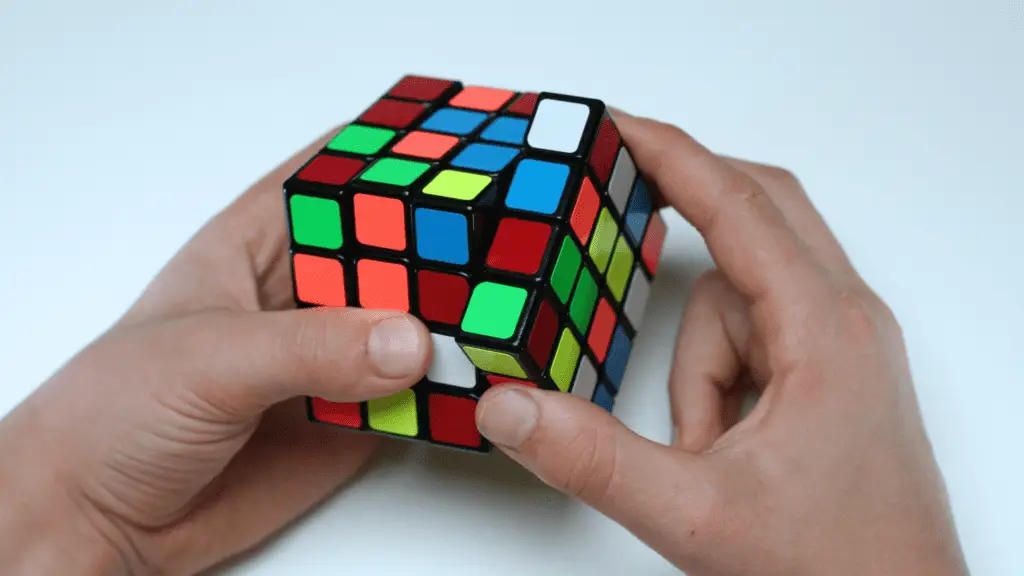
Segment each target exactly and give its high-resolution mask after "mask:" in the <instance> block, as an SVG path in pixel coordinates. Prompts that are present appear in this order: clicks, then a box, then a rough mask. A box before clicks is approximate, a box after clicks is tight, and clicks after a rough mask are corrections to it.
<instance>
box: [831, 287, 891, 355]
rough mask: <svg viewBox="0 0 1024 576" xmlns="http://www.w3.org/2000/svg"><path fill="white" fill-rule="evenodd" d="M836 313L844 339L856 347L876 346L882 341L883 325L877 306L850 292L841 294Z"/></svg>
mask: <svg viewBox="0 0 1024 576" xmlns="http://www.w3.org/2000/svg"><path fill="white" fill-rule="evenodd" d="M836 311H837V315H838V319H839V325H840V329H841V331H842V334H843V336H844V338H845V339H846V340H847V341H848V342H850V343H852V344H854V345H856V346H860V347H863V346H874V345H876V344H877V343H878V342H879V341H880V340H881V334H882V330H883V327H882V323H881V322H880V321H879V317H878V315H877V313H876V311H875V306H873V305H872V304H871V303H869V302H868V301H867V300H866V299H865V298H863V297H862V296H861V295H859V294H856V293H854V292H850V291H842V292H840V293H839V295H838V298H837V303H836Z"/></svg>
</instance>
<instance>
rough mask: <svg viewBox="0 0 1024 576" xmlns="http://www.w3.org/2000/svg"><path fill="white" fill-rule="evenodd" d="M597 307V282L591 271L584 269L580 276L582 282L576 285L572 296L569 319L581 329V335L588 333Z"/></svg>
mask: <svg viewBox="0 0 1024 576" xmlns="http://www.w3.org/2000/svg"><path fill="white" fill-rule="evenodd" d="M596 305H597V282H595V281H594V277H593V275H591V274H590V270H587V269H586V268H584V269H583V272H582V273H581V274H580V280H579V282H578V283H577V284H576V291H575V292H574V293H573V295H572V303H571V304H569V317H570V318H572V322H573V324H575V325H576V328H579V331H580V333H581V334H586V333H587V328H589V327H590V318H591V317H592V316H593V314H594V307H595V306H596Z"/></svg>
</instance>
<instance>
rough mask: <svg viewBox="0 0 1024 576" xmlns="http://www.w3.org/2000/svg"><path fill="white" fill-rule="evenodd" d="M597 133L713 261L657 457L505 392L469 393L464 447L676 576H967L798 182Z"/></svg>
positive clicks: (921, 458)
mask: <svg viewBox="0 0 1024 576" xmlns="http://www.w3.org/2000/svg"><path fill="white" fill-rule="evenodd" d="M616 121H617V123H618V125H619V127H620V128H621V131H622V134H623V138H624V140H625V141H626V142H627V144H628V145H629V147H630V150H631V151H632V152H633V155H634V159H635V161H636V164H637V166H638V168H639V169H640V171H641V172H643V173H644V174H646V175H647V176H648V177H649V178H650V179H651V180H653V184H654V185H655V187H656V188H657V189H658V190H659V191H660V193H661V196H662V197H663V198H664V200H665V201H666V202H667V203H668V204H669V205H671V206H672V207H673V208H675V209H676V210H678V211H679V212H680V213H681V214H682V215H683V216H684V217H685V218H686V219H688V220H689V221H690V222H691V223H693V224H694V226H696V228H697V229H698V230H699V231H700V233H701V234H702V235H703V237H704V239H705V240H706V242H707V244H708V247H709V249H710V252H711V254H712V257H713V258H714V260H715V262H716V265H717V269H716V270H714V271H712V272H710V273H707V274H705V275H704V276H702V277H701V278H700V279H699V281H698V282H697V284H696V288H695V291H694V293H693V296H692V299H691V302H690V303H689V306H688V308H687V310H686V313H685V314H684V317H683V322H682V328H681V330H680V335H679V339H678V342H677V346H676V359H675V364H674V366H673V370H672V375H671V382H670V390H671V404H672V412H673V419H674V421H675V425H676V428H677V430H678V432H677V434H676V437H675V438H674V441H673V445H672V446H664V445H662V444H658V443H655V442H652V441H649V440H647V439H645V438H642V437H641V436H639V435H637V434H634V433H633V432H631V431H630V430H629V429H628V428H626V427H625V426H624V425H623V424H621V423H620V422H619V421H618V420H616V419H615V418H613V417H612V416H610V415H609V414H607V413H606V412H604V411H603V410H601V409H600V408H599V407H597V406H595V405H593V404H590V403H587V402H584V401H582V400H580V399H579V398H576V397H573V396H571V395H568V394H562V393H558V392H545V391H539V390H535V389H528V388H524V387H518V386H514V385H506V386H501V387H497V388H494V389H491V390H489V391H488V392H487V393H486V394H485V395H484V398H483V399H482V401H481V403H480V406H479V408H478V413H477V414H478V423H479V426H480V429H481V431H482V432H483V434H484V435H485V436H487V437H488V438H489V439H490V440H491V441H492V442H494V443H495V445H497V446H498V447H499V448H500V449H502V450H503V451H504V452H506V453H507V454H509V455H510V456H511V457H512V458H514V459H515V460H517V461H518V462H520V463H521V464H523V465H524V466H525V467H526V468H528V469H529V470H531V471H532V472H534V473H535V474H537V475H538V476H539V477H540V478H541V479H542V480H544V481H545V482H547V483H549V484H550V485H552V486H554V487H556V488H558V489H560V490H562V491H564V492H566V493H569V494H571V495H573V496H576V497H578V498H579V499H581V500H582V501H583V502H585V503H587V504H589V505H591V506H593V507H594V508H596V509H597V510H598V511H600V512H602V513H604V514H605V515H607V516H609V517H610V518H612V519H613V520H615V521H617V522H619V523H620V524H622V525H623V526H624V527H626V528H627V529H628V530H630V531H631V532H632V533H634V534H635V535H636V536H637V537H639V538H640V539H642V540H643V541H644V542H646V543H647V544H648V545H650V546H651V547H652V548H653V549H654V550H656V551H658V552H659V553H661V554H662V555H663V556H665V557H666V558H667V559H668V560H670V561H671V562H673V563H674V564H675V565H676V566H678V567H679V568H681V569H683V570H684V571H686V572H687V573H688V574H692V575H694V576H696V575H739V574H759V575H773V574H778V575H786V576H795V575H803V574H808V575H810V574H815V575H817V574H851V575H853V574H856V575H861V574H922V575H923V574H928V575H947V574H948V575H961V574H966V573H967V568H966V565H965V562H964V558H963V554H962V551H961V550H960V546H959V542H958V540H957V536H956V530H955V528H954V525H953V521H952V519H951V514H950V510H949V506H948V502H947V496H946V491H945V487H944V484H943V480H942V478H941V475H940V473H939V470H938V466H937V464H936V462H935V458H934V456H933V453H932V449H931V446H930V444H929V441H928V439H927V436H926V434H925V430H924V425H923V422H922V419H921V415H920V413H919V408H918V405H917V400H916V397H915V393H914V386H913V382H912V379H911V375H910V370H909V368H908V361H907V358H906V352H905V350H904V346H903V341H902V336H901V333H900V328H899V326H898V324H897V322H896V320H895V318H894V317H893V315H892V313H891V312H890V310H889V309H888V308H887V307H886V305H885V304H884V303H883V302H882V301H881V300H880V299H879V298H878V296H877V295H876V294H875V293H874V292H873V291H872V290H871V289H870V288H869V287H868V286H867V285H866V284H865V283H864V281H863V280H862V279H861V278H860V277H859V275H858V274H857V272H856V271H855V270H854V268H853V266H852V265H851V263H850V262H849V260H848V259H847V257H846V255H845V254H844V252H843V250H842V248H841V247H840V245H839V243H838V242H837V241H836V239H835V238H834V237H833V236H832V234H831V233H830V231H829V229H828V227H827V226H826V224H825V222H824V221H823V219H822V218H821V217H820V216H819V214H818V213H817V212H816V210H815V209H814V208H813V206H812V204H811V203H810V201H809V200H808V198H807V196H806V194H805V193H804V191H803V189H802V188H801V186H800V184H799V183H798V182H797V180H796V179H795V178H793V177H792V176H791V175H790V174H789V173H787V172H785V171H783V170H780V169H778V168H774V167H768V166H762V165H757V164H752V163H748V162H742V161H738V160H733V159H728V158H722V157H719V156H716V155H714V154H712V153H711V152H709V151H708V150H706V149H705V148H703V147H702V146H701V145H699V144H698V143H697V142H695V141H694V140H693V139H692V138H690V137H689V136H688V135H686V134H685V133H683V132H682V131H681V130H679V129H677V128H674V127H671V126H668V125H665V124H661V123H658V122H654V121H651V120H645V119H637V118H632V117H630V116H628V115H624V114H616ZM748 382H749V383H753V384H754V385H756V386H757V387H758V388H759V389H760V391H761V397H760V399H759V401H758V403H757V405H756V407H755V408H754V409H753V411H752V412H751V413H750V414H749V415H748V416H747V417H746V418H745V419H743V420H740V419H739V413H740V411H739V402H740V400H741V398H742V396H743V391H744V385H745V383H748Z"/></svg>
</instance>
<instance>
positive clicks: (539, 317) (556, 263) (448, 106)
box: [284, 76, 664, 452]
mask: <svg viewBox="0 0 1024 576" xmlns="http://www.w3.org/2000/svg"><path fill="white" fill-rule="evenodd" d="M610 130H611V131H610ZM621 150H623V148H622V146H621V139H620V138H619V137H618V132H617V130H615V127H614V123H613V122H612V121H611V119H610V117H609V116H608V114H607V111H606V109H605V107H604V105H603V103H601V102H599V101H597V100H592V99H585V98H577V97H572V96H561V95H553V94H548V93H539V94H538V93H529V92H514V91H510V90H503V89H495V88H486V87H477V86H466V85H463V84H462V83H461V82H458V81H454V80H444V79H436V78H424V77H415V76H408V77H405V78H403V79H401V80H400V81H399V82H398V83H396V84H395V85H394V86H392V88H391V89H389V90H388V91H387V92H386V93H384V94H383V95H382V96H381V97H380V98H379V99H378V100H377V101H376V102H374V103H373V104H372V105H371V106H370V107H369V108H367V109H366V110H365V111H364V112H363V113H362V114H361V115H360V116H359V117H358V118H357V119H356V120H355V121H354V122H353V123H352V124H350V125H348V126H346V127H345V128H344V129H342V130H341V131H339V133H338V134H337V135H335V137H334V138H332V139H331V141H330V142H329V143H328V144H327V145H325V146H324V148H323V149H321V150H320V151H319V152H318V153H317V154H315V155H314V156H313V158H311V159H310V160H309V161H308V162H307V163H306V164H305V165H304V166H302V167H301V168H300V169H299V170H297V171H296V173H295V174H294V175H293V176H292V177H291V178H289V179H288V180H287V181H286V183H285V185H284V199H285V204H286V213H287V219H288V232H289V234H290V237H291V260H292V262H291V264H292V280H293V288H294V290H295V298H296V302H297V305H298V306H300V307H317V306H354V307H363V308H378V309H393V310H401V311H407V312H410V313H411V314H413V315H415V316H417V317H419V318H421V319H422V320H423V321H424V323H425V324H426V325H427V327H428V328H429V329H430V331H431V336H432V339H433V345H434V361H433V363H432V365H431V367H430V371H429V372H428V374H427V376H426V378H424V379H423V380H422V381H421V382H420V383H418V384H417V385H416V386H414V387H412V389H410V390H406V391H402V392H400V393H397V394H395V395H392V396H390V397H388V398H383V399H377V400H373V401H369V402H360V403H351V404H348V403H332V402H327V401H325V400H323V399H319V398H311V399H309V401H308V404H307V407H308V414H309V417H310V419H311V420H313V421H316V422H321V423H325V424H332V425H337V426H342V427H345V428H350V429H357V430H363V431H369V432H373V433H378V434H384V435H389V436H395V437H401V438H405V439H417V440H421V441H425V442H429V443H433V444H438V445H443V446H447V447H452V448H457V449H464V450H471V451H478V452H488V451H489V450H490V446H489V444H488V443H487V442H486V440H484V439H483V438H481V437H480V435H479V433H478V432H477V430H476V425H475V406H476V403H477V401H478V400H479V397H480V395H481V394H482V393H483V392H484V391H485V390H486V389H487V388H489V387H490V386H494V385H500V384H501V383H506V382H518V383H522V384H526V385H532V386H536V387H540V388H545V389H550V390H561V391H564V392H571V393H574V394H578V395H580V396H581V397H584V398H585V399H587V400H592V401H594V402H597V403H598V404H601V405H602V406H605V407H606V408H608V409H610V408H611V403H612V402H613V401H614V397H615V395H616V394H617V390H618V384H619V382H621V378H622V373H623V372H624V370H625V364H626V360H627V359H628V356H629V350H630V349H631V344H632V339H633V338H635V335H636V332H637V330H638V329H639V323H640V321H641V320H642V317H643V312H644V308H645V307H646V297H647V293H648V291H649V289H647V291H645V289H644V288H643V287H644V286H649V283H650V280H651V279H652V278H653V268H652V266H653V267H656V262H657V260H658V258H660V250H661V243H662V242H663V240H664V224H663V222H661V221H660V218H657V214H656V213H654V216H653V217H651V216H650V215H649V214H650V212H651V211H650V209H649V201H648V203H647V204H644V202H643V201H641V199H640V196H639V195H638V196H637V198H638V199H637V200H636V202H635V205H634V202H633V196H632V190H631V191H630V194H629V195H627V196H626V198H625V200H621V199H619V197H620V196H622V194H623V193H622V190H621V189H622V186H624V185H626V184H623V183H624V182H627V181H628V180H630V179H629V174H628V170H627V171H617V169H618V162H619V161H620V160H621V158H620V156H621V154H622V152H621ZM627 154H628V153H627ZM634 173H635V169H634ZM616 178H617V179H616ZM636 182H642V181H639V180H636V179H635V176H634V177H633V181H632V182H631V183H629V184H628V185H629V186H634V185H636V186H641V187H643V186H644V185H643V184H635V183H636ZM620 204H621V205H622V208H619V205H620ZM645 206H647V208H646V214H647V215H646V216H645V215H644V214H645ZM631 210H632V211H631ZM655 219H657V222H658V223H655V222H654V221H655ZM659 223H660V224H659ZM612 224H614V226H613V227H612Z"/></svg>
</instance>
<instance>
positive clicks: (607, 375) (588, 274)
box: [527, 93, 665, 410]
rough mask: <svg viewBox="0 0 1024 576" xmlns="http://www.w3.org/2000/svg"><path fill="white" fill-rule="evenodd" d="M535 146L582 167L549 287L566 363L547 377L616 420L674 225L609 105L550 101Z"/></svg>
mask: <svg viewBox="0 0 1024 576" xmlns="http://www.w3.org/2000/svg"><path fill="white" fill-rule="evenodd" d="M584 107H586V108H584ZM573 108H575V111H576V113H575V115H574V112H573ZM545 110H548V111H550V112H551V118H552V121H551V123H552V124H555V123H559V122H560V123H562V124H563V125H564V126H569V128H564V131H569V132H572V133H573V134H575V132H573V130H574V129H575V128H573V127H582V130H583V132H582V136H581V137H580V139H579V141H578V144H577V139H576V138H575V136H572V137H570V136H566V137H562V138H559V137H557V135H556V134H554V132H557V130H555V129H553V128H552V127H551V126H544V125H543V114H544V111H545ZM555 112H559V113H560V114H558V115H557V117H556V114H555ZM587 113H589V114H590V116H589V117H588V118H586V119H584V116H585V115H586V114H587ZM535 128H537V134H534V129H535ZM558 128H563V126H559V127H558ZM527 143H528V146H530V147H531V148H541V149H543V150H544V152H547V153H557V154H562V155H566V156H571V157H572V158H574V160H575V161H577V162H578V163H579V164H580V165H581V174H580V178H579V181H578V190H576V191H575V192H574V195H573V201H572V203H571V205H570V206H568V207H567V208H566V210H567V216H566V219H565V226H564V227H563V231H564V235H563V237H562V245H561V247H560V249H559V255H558V257H557V258H556V259H555V260H554V261H553V262H552V264H551V269H550V270H549V271H548V277H547V280H546V285H547V286H548V287H549V288H550V291H551V292H552V293H553V294H555V299H554V301H553V304H554V306H555V309H556V312H557V316H558V320H559V331H560V333H559V338H558V343H557V344H556V348H555V351H554V358H555V360H556V362H554V363H553V365H552V367H551V368H550V369H549V371H548V372H547V373H546V377H547V378H548V379H549V380H551V381H554V382H556V383H557V384H558V388H559V389H562V390H564V391H568V392H571V393H573V394H577V395H579V396H581V397H584V398H586V399H588V400H592V401H594V402H595V403H597V404H599V405H601V406H602V407H604V408H606V409H608V410H611V409H612V407H613V405H614V402H615V398H616V397H617V395H618V392H619V389H620V387H621V383H622V380H623V378H624V375H625V369H626V366H627V364H628V360H629V357H630V355H631V352H632V347H633V342H634V341H635V339H636V337H637V336H638V335H639V333H640V331H641V329H642V324H643V319H644V315H645V312H646V308H647V301H648V298H649V295H650V287H651V283H652V281H653V279H654V276H655V274H656V272H657V264H658V260H659V259H660V255H661V248H662V245H663V243H664V239H665V226H664V221H663V220H662V219H661V217H660V215H659V214H658V213H657V211H656V209H655V207H654V203H653V199H652V197H651V193H650V192H651V190H650V188H649V185H648V183H647V181H646V180H645V179H644V178H643V176H642V175H641V174H639V172H638V170H637V168H636V165H635V163H634V162H633V159H632V156H631V154H630V152H629V150H628V147H627V146H626V145H625V142H624V141H623V140H622V138H621V135H620V133H619V130H618V127H617V126H616V124H615V122H614V120H613V119H612V118H611V116H610V114H609V112H608V110H607V109H606V108H605V107H604V106H603V105H602V104H600V103H598V102H596V101H591V100H588V99H582V98H576V97H572V96H564V95H560V94H551V93H541V94H540V95H539V98H538V105H537V115H536V117H535V118H534V119H533V123H531V131H530V133H528V135H527ZM531 151H532V150H531ZM563 334H564V337H563Z"/></svg>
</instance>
